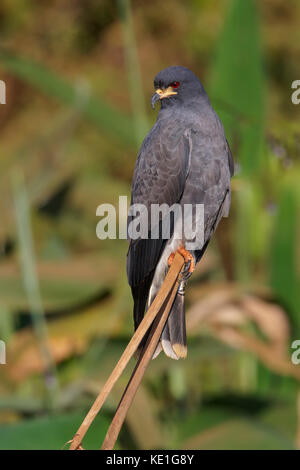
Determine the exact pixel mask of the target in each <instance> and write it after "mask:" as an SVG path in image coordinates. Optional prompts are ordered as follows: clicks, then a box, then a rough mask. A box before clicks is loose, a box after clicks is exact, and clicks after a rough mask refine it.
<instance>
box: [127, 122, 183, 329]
mask: <svg viewBox="0 0 300 470" xmlns="http://www.w3.org/2000/svg"><path fill="white" fill-rule="evenodd" d="M189 161H190V145H189V135H188V133H186V134H184V135H183V134H182V128H180V124H179V123H178V124H176V121H175V120H174V121H172V122H168V121H164V120H159V121H157V123H156V124H155V126H154V127H153V128H152V130H151V131H150V133H149V134H148V136H147V137H146V139H145V140H144V142H143V144H142V147H141V150H140V153H139V155H138V159H137V162H136V167H135V171H134V176H133V182H132V199H131V203H133V204H136V203H137V204H144V205H145V206H146V207H147V209H148V211H150V208H151V204H162V203H166V204H168V205H169V206H171V205H172V204H175V203H177V202H179V201H180V199H181V196H182V193H183V191H184V186H185V181H186V178H187V175H188V172H189ZM130 221H131V218H130V217H129V218H128V223H130ZM149 229H150V230H151V225H150V223H149ZM171 235H172V232H171ZM166 241H167V240H163V239H162V238H159V239H153V240H152V239H151V238H150V237H149V238H148V239H138V240H130V245H129V250H128V254H127V276H128V282H129V284H130V286H131V289H132V294H133V298H134V319H135V326H137V325H138V324H139V322H140V321H141V319H142V317H143V315H144V310H145V304H146V301H147V296H148V292H149V289H150V285H151V282H152V279H153V275H154V271H155V268H156V265H157V263H158V261H159V258H160V256H161V253H162V251H163V248H164V245H165V243H166Z"/></svg>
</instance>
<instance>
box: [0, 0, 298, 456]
mask: <svg viewBox="0 0 300 470" xmlns="http://www.w3.org/2000/svg"><path fill="white" fill-rule="evenodd" d="M299 25H300V3H299V1H298V0H289V1H288V2H286V1H284V0H265V1H255V0H189V1H180V0H165V1H163V2H161V1H158V0H153V1H151V2H149V1H146V0H132V1H131V2H129V0H119V1H111V0H73V1H71V0H59V1H58V0H53V1H43V2H40V1H37V0H30V1H24V0H2V1H1V5H0V44H1V47H0V79H1V80H4V81H5V83H6V87H7V90H6V91H7V97H6V104H5V105H0V133H1V148H0V199H1V224H0V339H1V340H4V341H5V342H6V345H7V350H6V361H7V364H6V365H0V448H2V449H49V448H50V449H54V448H58V449H59V448H62V447H63V445H64V443H65V442H67V441H68V440H69V439H71V438H72V436H73V434H74V432H75V431H76V429H77V427H78V425H79V424H80V422H81V420H82V418H83V417H84V415H85V413H86V412H87V410H88V408H89V407H90V405H91V403H92V401H93V399H94V397H95V396H96V394H97V393H98V391H99V390H100V388H101V386H102V385H103V383H104V381H105V380H106V378H107V377H108V375H109V373H110V371H111V370H112V368H113V366H114V364H115V363H116V361H117V359H118V357H119V356H120V354H121V352H122V351H123V349H124V347H125V345H126V344H127V342H128V340H129V338H130V336H131V334H132V331H133V322H132V317H131V309H132V301H131V295H130V291H129V288H128V286H127V281H126V275H125V259H126V251H127V242H126V241H125V240H111V241H109V240H105V241H100V240H99V239H97V237H96V233H95V229H96V224H97V221H98V218H97V217H96V208H97V206H98V205H99V204H101V203H104V202H107V203H112V204H115V205H117V203H118V197H119V195H129V192H130V183H131V177H132V171H133V167H134V163H135V158H136V155H137V149H138V146H139V145H140V143H141V140H142V138H143V136H144V135H145V134H146V132H147V131H148V129H149V128H150V126H151V125H152V123H153V122H154V120H155V117H156V113H155V112H153V111H152V110H151V107H150V97H151V94H152V92H153V77H154V76H155V74H156V73H157V72H158V71H159V70H161V69H162V68H164V67H166V66H169V65H174V64H181V65H185V66H188V67H189V68H191V69H192V70H193V71H194V72H195V73H196V74H197V75H198V76H199V78H200V79H201V80H202V82H203V83H204V85H205V87H206V89H207V91H208V92H209V95H210V97H211V101H212V103H213V105H214V106H215V108H216V110H217V111H218V113H219V114H220V117H221V118H222V120H223V122H224V124H225V127H226V132H227V135H228V139H229V141H230V144H231V147H232V151H233V154H234V157H235V161H236V175H235V177H234V179H233V181H232V189H233V200H232V210H231V215H230V218H229V220H228V221H226V222H222V225H221V226H220V227H219V229H218V233H217V235H216V236H215V238H214V240H213V241H212V243H211V245H210V247H209V249H208V251H207V254H206V255H205V257H204V259H203V260H202V262H201V264H200V265H199V267H198V269H197V272H196V273H195V275H194V276H193V279H192V280H191V281H190V285H189V288H188V292H187V302H188V308H187V310H188V311H187V327H188V348H189V354H188V358H187V360H185V361H178V362H174V361H170V360H168V359H167V358H165V357H163V356H162V355H160V356H159V358H158V359H156V360H155V361H153V362H152V363H151V364H150V367H149V369H148V371H147V373H146V376H145V378H144V380H143V383H142V386H141V388H140V390H139V392H138V394H137V396H136V398H135V401H134V404H133V405H132V407H131V410H130V413H129V415H128V418H127V420H126V423H125V425H124V427H123V430H122V432H121V435H120V438H119V440H118V445H117V447H118V448H119V449H146V448H183V449H186V448H193V449H194V448H199V449H291V448H296V447H300V394H299V381H300V365H298V366H297V365H293V364H292V362H291V355H292V352H293V349H292V347H291V345H292V342H293V341H294V340H297V339H300V316H299V311H300V290H299V260H300V257H299V255H300V253H299V242H298V241H299V202H300V189H299V177H300V128H299V114H300V106H295V105H293V104H292V102H291V94H292V91H293V90H292V89H291V84H292V82H293V81H294V80H296V79H300V60H299V55H300V27H299ZM132 366H133V362H132V363H131V367H132ZM129 369H130V368H129ZM129 374H130V370H128V371H127V372H126V373H125V375H124V377H123V378H122V379H121V380H120V382H119V383H118V386H117V387H116V390H115V391H114V392H113V394H112V395H111V397H110V398H109V400H108V402H107V403H106V404H105V407H104V409H103V412H102V413H101V416H99V417H98V418H97V420H96V422H95V425H93V427H92V428H91V430H90V432H89V434H88V435H87V438H86V439H85V441H84V447H85V448H88V449H91V448H99V447H100V445H101V442H102V439H103V436H104V434H105V431H106V429H107V426H108V423H109V420H110V419H111V417H112V415H113V412H114V409H115V407H116V405H117V403H118V399H119V397H120V393H121V390H122V388H123V387H124V385H125V383H126V380H128V377H129Z"/></svg>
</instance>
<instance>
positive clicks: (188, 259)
mask: <svg viewBox="0 0 300 470" xmlns="http://www.w3.org/2000/svg"><path fill="white" fill-rule="evenodd" d="M177 251H178V252H179V253H180V254H181V255H182V256H183V258H184V267H183V269H182V271H181V279H183V280H187V279H188V278H189V277H190V275H191V274H192V273H193V272H194V270H195V258H194V256H193V255H192V254H191V253H190V252H189V251H188V250H186V249H185V248H184V247H180V248H178V250H177ZM174 256H175V253H171V254H170V256H169V258H168V266H169V267H170V266H171V264H172V262H173V259H174Z"/></svg>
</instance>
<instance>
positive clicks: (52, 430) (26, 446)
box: [0, 413, 108, 450]
mask: <svg viewBox="0 0 300 470" xmlns="http://www.w3.org/2000/svg"><path fill="white" fill-rule="evenodd" d="M84 417H85V415H84V414H83V413H72V414H65V415H60V416H58V415H57V416H49V417H43V418H37V419H32V420H28V421H24V422H21V423H16V424H7V425H1V426H0V449H2V450H54V449H56V450H59V449H62V448H63V446H64V445H65V444H66V442H68V441H69V440H70V439H72V437H73V436H74V434H75V432H76V431H77V429H78V427H79V425H80V423H81V421H82V420H83V419H84ZM107 427H108V421H107V420H106V419H105V418H103V417H102V416H100V417H97V418H96V419H95V422H94V424H93V426H92V427H91V432H90V433H88V434H87V436H86V439H85V441H84V447H85V448H86V449H99V448H100V446H101V443H102V441H103V439H104V436H105V432H106V429H107ZM66 448H68V447H66Z"/></svg>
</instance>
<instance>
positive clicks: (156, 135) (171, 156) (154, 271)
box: [127, 66, 233, 359]
mask: <svg viewBox="0 0 300 470" xmlns="http://www.w3.org/2000/svg"><path fill="white" fill-rule="evenodd" d="M154 88H155V93H154V95H153V96H152V107H153V108H154V107H155V104H156V103H157V102H160V103H161V107H160V111H159V113H158V117H157V121H156V123H155V124H154V126H153V127H152V129H151V130H150V132H149V134H148V135H147V136H146V138H145V139H144V141H143V143H142V145H141V149H140V152H139V154H138V157H137V161H136V165H135V170H134V176H133V181H132V197H131V204H143V205H144V207H146V208H147V210H148V211H151V207H152V206H153V205H161V204H167V205H168V207H171V206H173V204H176V205H179V206H180V207H182V208H184V205H192V207H194V206H196V205H202V207H203V209H204V210H203V212H202V221H203V223H202V232H203V233H202V238H201V240H202V242H201V245H196V246H195V248H193V249H190V248H188V245H187V240H189V241H190V240H191V238H193V236H194V235H195V234H194V232H193V231H192V227H184V230H181V231H180V230H179V232H178V231H177V229H176V227H177V222H176V221H177V219H176V217H175V216H174V217H173V218H172V217H171V219H172V220H171V223H170V233H169V236H167V237H165V236H164V234H163V230H162V227H163V224H164V222H165V219H164V215H163V212H161V213H160V214H159V215H160V217H159V219H158V225H159V229H158V236H156V237H152V238H151V234H152V232H151V234H150V230H151V229H152V228H153V227H151V223H152V224H154V222H151V218H150V216H149V218H148V222H149V225H148V230H149V236H148V237H142V236H140V237H132V236H131V235H130V233H129V234H128V238H129V242H130V244H129V250H128V255H127V276H128V281H129V284H130V286H131V290H132V295H133V299H134V323H135V328H137V326H138V325H139V323H140V322H141V320H142V318H143V316H144V313H145V309H146V308H148V307H149V305H150V304H151V302H152V301H153V299H154V297H155V295H156V294H157V292H158V290H159V288H160V286H161V284H162V282H163V280H164V277H165V275H166V272H167V270H168V267H169V265H170V263H171V260H172V257H173V256H174V254H175V252H176V251H177V250H179V251H180V252H181V253H182V255H183V256H184V258H185V268H184V272H183V274H182V278H181V279H182V281H181V283H180V285H179V289H178V292H177V294H176V298H175V300H174V303H173V306H172V309H171V311H170V315H169V318H168V321H167V323H166V325H165V327H164V330H163V333H162V336H161V338H160V342H159V344H158V346H157V349H156V352H155V354H154V357H155V356H156V355H157V354H158V353H159V352H160V351H161V350H162V349H163V351H164V352H165V354H166V355H167V356H169V357H171V358H173V359H179V358H184V357H186V354H187V346H186V331H185V311H184V286H185V283H186V280H187V279H188V277H189V276H190V274H191V273H192V272H193V270H194V268H195V265H196V263H198V262H199V260H200V259H201V257H202V256H203V253H204V251H205V249H206V247H207V245H208V242H209V240H210V238H211V236H212V235H213V233H214V231H215V229H216V227H217V225H218V223H219V221H220V219H221V218H222V217H227V216H228V213H229V207H230V178H231V176H232V175H233V159H232V155H231V151H230V148H229V145H228V142H227V140H226V137H225V134H224V128H223V125H222V123H221V121H220V119H219V117H218V116H217V114H216V113H215V111H214V110H213V108H212V106H211V104H210V101H209V99H208V96H207V94H206V92H205V90H204V88H203V86H202V84H201V82H200V81H199V80H198V78H197V77H196V76H195V75H194V73H193V72H191V71H190V70H189V69H187V68H185V67H181V66H172V67H168V68H166V69H164V70H162V71H161V72H159V73H158V75H157V76H156V77H155V79H154ZM156 207H157V206H156ZM188 207H190V206H188ZM149 213H150V212H149ZM192 214H193V216H192V217H191V218H190V219H189V220H190V225H193V226H194V223H195V222H197V220H195V217H197V216H196V215H195V211H192ZM165 217H166V216H165ZM168 217H169V218H170V213H169V214H168ZM132 220H133V216H132V215H130V213H129V216H128V227H129V226H130V222H132ZM181 220H182V219H181ZM184 220H185V219H184ZM199 220H200V219H199ZM191 222H193V224H191ZM156 223H157V221H156ZM184 223H185V224H186V221H185V222H184ZM196 226H197V227H198V225H196ZM189 229H190V232H191V234H190V235H189Z"/></svg>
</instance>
